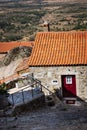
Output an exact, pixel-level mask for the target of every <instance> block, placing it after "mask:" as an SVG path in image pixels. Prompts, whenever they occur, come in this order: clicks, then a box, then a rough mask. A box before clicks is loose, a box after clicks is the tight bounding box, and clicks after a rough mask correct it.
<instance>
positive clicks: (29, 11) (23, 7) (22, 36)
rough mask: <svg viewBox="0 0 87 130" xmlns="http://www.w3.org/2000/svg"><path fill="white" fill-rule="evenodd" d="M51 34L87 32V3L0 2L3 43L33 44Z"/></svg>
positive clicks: (65, 0) (84, 0) (57, 0)
mask: <svg viewBox="0 0 87 130" xmlns="http://www.w3.org/2000/svg"><path fill="white" fill-rule="evenodd" d="M44 21H48V22H49V23H50V28H51V31H68V30H87V0H0V41H17V40H21V41H29V40H31V41H32V40H34V38H35V35H36V33H37V32H39V31H43V27H42V26H41V24H42V23H43V22H44Z"/></svg>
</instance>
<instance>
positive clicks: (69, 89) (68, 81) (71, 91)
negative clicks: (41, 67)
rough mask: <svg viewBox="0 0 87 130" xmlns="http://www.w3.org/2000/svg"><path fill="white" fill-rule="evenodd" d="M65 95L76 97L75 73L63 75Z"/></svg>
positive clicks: (63, 91)
mask: <svg viewBox="0 0 87 130" xmlns="http://www.w3.org/2000/svg"><path fill="white" fill-rule="evenodd" d="M62 93H63V97H76V78H75V75H63V76H62Z"/></svg>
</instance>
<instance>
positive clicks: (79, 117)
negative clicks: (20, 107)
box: [0, 103, 87, 130]
mask: <svg viewBox="0 0 87 130" xmlns="http://www.w3.org/2000/svg"><path fill="white" fill-rule="evenodd" d="M0 130H87V104H84V105H81V106H75V105H65V104H63V103H62V104H57V105H56V106H52V107H49V106H45V107H44V108H39V109H38V110H32V111H31V112H24V113H22V114H20V115H18V116H17V117H0Z"/></svg>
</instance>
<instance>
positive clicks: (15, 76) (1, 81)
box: [0, 73, 19, 84]
mask: <svg viewBox="0 0 87 130" xmlns="http://www.w3.org/2000/svg"><path fill="white" fill-rule="evenodd" d="M18 78H19V75H18V74H17V73H15V74H13V75H11V76H8V77H6V78H3V79H0V84H2V83H3V82H5V83H6V82H10V81H13V80H15V79H18Z"/></svg>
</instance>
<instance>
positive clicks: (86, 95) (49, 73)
mask: <svg viewBox="0 0 87 130" xmlns="http://www.w3.org/2000/svg"><path fill="white" fill-rule="evenodd" d="M30 72H31V73H33V74H34V78H36V79H39V80H40V81H41V82H42V84H43V85H44V86H45V87H47V88H49V89H50V90H52V91H54V89H56V88H57V89H60V90H61V91H60V92H61V95H62V84H61V75H75V76H76V92H77V96H78V97H79V98H81V99H83V100H87V66H60V67H30ZM45 94H48V92H47V91H45Z"/></svg>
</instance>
